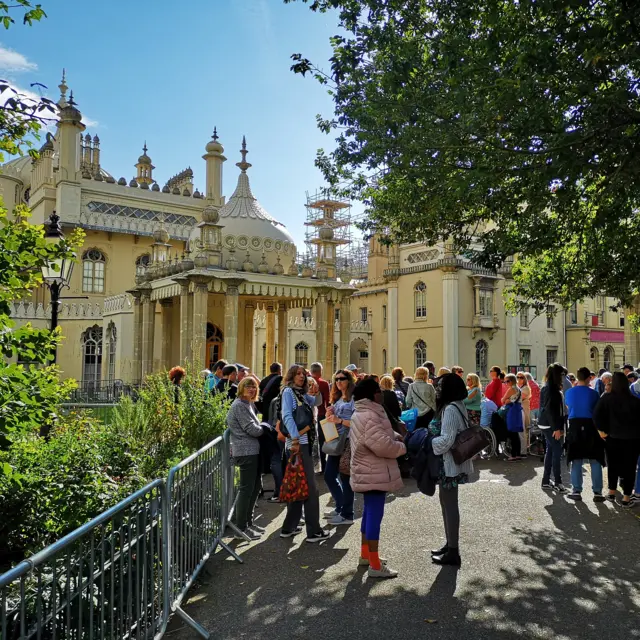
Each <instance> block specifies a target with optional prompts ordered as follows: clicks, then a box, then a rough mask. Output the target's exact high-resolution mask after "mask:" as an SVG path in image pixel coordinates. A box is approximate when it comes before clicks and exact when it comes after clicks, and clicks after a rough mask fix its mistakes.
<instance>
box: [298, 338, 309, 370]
mask: <svg viewBox="0 0 640 640" xmlns="http://www.w3.org/2000/svg"><path fill="white" fill-rule="evenodd" d="M295 355H296V364H299V365H300V366H301V367H304V368H305V369H306V368H307V367H308V366H309V345H308V344H307V343H306V342H298V344H297V345H296V347H295Z"/></svg>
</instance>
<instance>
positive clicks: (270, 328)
mask: <svg viewBox="0 0 640 640" xmlns="http://www.w3.org/2000/svg"><path fill="white" fill-rule="evenodd" d="M266 343H267V355H266V358H267V362H266V367H267V371H268V370H269V365H270V364H271V363H272V362H274V361H275V359H276V308H275V304H274V303H273V302H271V301H269V302H267V339H266Z"/></svg>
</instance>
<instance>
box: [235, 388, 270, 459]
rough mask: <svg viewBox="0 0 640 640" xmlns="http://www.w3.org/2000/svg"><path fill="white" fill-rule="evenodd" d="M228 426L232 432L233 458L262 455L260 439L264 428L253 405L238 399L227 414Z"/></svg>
mask: <svg viewBox="0 0 640 640" xmlns="http://www.w3.org/2000/svg"><path fill="white" fill-rule="evenodd" d="M227 426H228V427H229V430H230V431H231V449H232V452H233V457H234V458H237V457H239V456H257V455H258V454H259V453H260V443H259V442H258V438H259V437H260V436H261V435H262V427H261V426H260V422H259V420H258V416H257V415H256V411H255V408H254V406H253V404H251V403H250V402H247V401H246V400H241V399H240V398H236V399H235V400H234V401H233V404H232V405H231V408H230V409H229V413H228V414H227Z"/></svg>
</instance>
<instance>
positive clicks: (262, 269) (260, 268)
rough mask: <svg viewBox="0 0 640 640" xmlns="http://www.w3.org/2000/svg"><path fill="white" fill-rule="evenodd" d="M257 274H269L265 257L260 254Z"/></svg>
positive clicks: (263, 254)
mask: <svg viewBox="0 0 640 640" xmlns="http://www.w3.org/2000/svg"><path fill="white" fill-rule="evenodd" d="M258 273H269V264H268V263H267V256H266V254H265V253H264V251H263V252H262V260H261V261H260V264H259V265H258Z"/></svg>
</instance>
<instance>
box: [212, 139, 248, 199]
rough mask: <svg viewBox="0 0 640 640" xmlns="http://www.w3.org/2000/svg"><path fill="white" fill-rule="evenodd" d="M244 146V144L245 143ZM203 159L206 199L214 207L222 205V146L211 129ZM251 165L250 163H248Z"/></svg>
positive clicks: (223, 160) (223, 159) (223, 158)
mask: <svg viewBox="0 0 640 640" xmlns="http://www.w3.org/2000/svg"><path fill="white" fill-rule="evenodd" d="M245 146H246V145H245ZM206 151H207V153H205V155H203V156H202V157H203V159H204V160H205V161H206V163H207V187H206V191H205V197H206V199H207V200H208V201H209V202H210V203H211V204H212V205H213V206H215V207H221V206H222V205H224V198H223V197H222V164H223V163H224V162H225V160H226V158H225V157H224V155H223V153H224V147H223V146H222V145H221V144H220V143H219V142H218V131H217V129H216V128H214V129H213V136H212V137H211V140H210V141H209V143H208V144H207V146H206ZM249 166H251V165H249Z"/></svg>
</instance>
